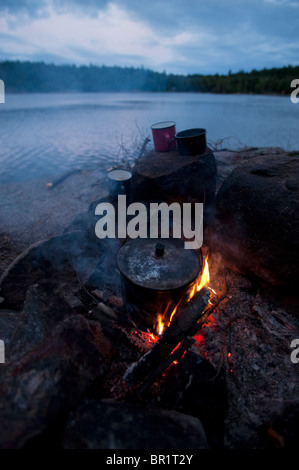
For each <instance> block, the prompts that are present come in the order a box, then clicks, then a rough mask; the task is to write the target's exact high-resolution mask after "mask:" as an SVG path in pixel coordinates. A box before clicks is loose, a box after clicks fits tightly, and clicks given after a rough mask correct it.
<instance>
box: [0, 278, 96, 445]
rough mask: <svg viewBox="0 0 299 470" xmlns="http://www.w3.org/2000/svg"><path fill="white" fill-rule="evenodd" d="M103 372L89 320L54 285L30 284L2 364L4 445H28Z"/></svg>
mask: <svg viewBox="0 0 299 470" xmlns="http://www.w3.org/2000/svg"><path fill="white" fill-rule="evenodd" d="M103 370H104V366H103V358H102V354H101V353H100V351H99V350H98V348H97V345H96V340H95V338H94V336H93V334H92V331H91V329H90V327H89V325H88V322H87V320H86V319H85V318H84V317H82V316H81V315H77V314H75V313H74V312H73V311H72V309H71V308H70V307H69V305H68V304H67V303H66V302H65V301H64V299H63V298H62V297H59V296H58V295H57V293H55V291H53V289H51V288H49V287H48V288H45V287H40V286H33V287H32V288H30V289H29V291H28V293H27V298H26V304H25V307H24V310H23V312H22V314H21V319H20V322H19V324H18V326H17V328H16V330H15V331H14V333H13V335H12V337H11V340H10V342H9V346H8V347H7V350H6V363H5V364H1V379H0V395H1V403H0V422H1V427H0V448H4V449H10V448H14V449H15V448H22V447H24V445H25V444H27V443H28V442H29V441H30V439H31V438H33V437H35V436H37V435H39V434H40V433H41V432H43V431H44V430H45V429H46V427H47V426H49V425H51V423H53V422H54V421H55V420H57V419H59V418H61V416H64V414H65V413H67V411H68V410H70V409H72V407H74V406H75V405H77V403H78V401H79V400H80V398H81V397H82V395H83V394H84V393H85V392H86V390H87V389H88V388H89V387H90V386H91V384H92V383H93V382H94V380H95V379H96V378H98V377H99V376H101V374H102V373H103Z"/></svg>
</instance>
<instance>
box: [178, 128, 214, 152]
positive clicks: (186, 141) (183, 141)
mask: <svg viewBox="0 0 299 470" xmlns="http://www.w3.org/2000/svg"><path fill="white" fill-rule="evenodd" d="M175 138H176V141H177V146H178V150H179V152H180V154H181V155H200V154H201V153H204V152H205V150H206V147H207V141H206V129H187V130H185V131H181V132H178V133H177V134H176V136H175Z"/></svg>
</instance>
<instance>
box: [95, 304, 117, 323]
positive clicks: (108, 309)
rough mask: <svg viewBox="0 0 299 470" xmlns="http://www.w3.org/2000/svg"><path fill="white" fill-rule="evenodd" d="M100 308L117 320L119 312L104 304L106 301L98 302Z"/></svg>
mask: <svg viewBox="0 0 299 470" xmlns="http://www.w3.org/2000/svg"><path fill="white" fill-rule="evenodd" d="M98 309H100V310H101V311H102V312H103V313H105V314H106V315H108V316H109V317H111V318H113V319H114V320H117V314H116V313H115V312H114V310H113V309H112V308H110V307H108V305H106V304H104V302H99V303H98Z"/></svg>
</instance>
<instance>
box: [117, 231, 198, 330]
mask: <svg viewBox="0 0 299 470" xmlns="http://www.w3.org/2000/svg"><path fill="white" fill-rule="evenodd" d="M117 264H118V268H119V271H120V273H121V275H122V282H123V288H124V294H125V297H126V300H127V302H128V303H129V304H130V303H131V304H133V305H134V306H136V307H138V313H136V312H137V310H136V309H135V313H133V314H132V312H134V309H133V310H131V316H132V319H133V320H134V322H135V323H136V324H138V325H139V326H144V327H146V326H149V327H152V326H153V323H154V322H155V319H156V318H157V315H158V314H163V315H164V318H165V320H168V319H169V317H170V315H171V313H172V311H173V309H174V307H175V306H176V305H177V303H178V302H179V300H180V299H181V298H182V296H184V294H186V293H187V291H188V289H189V288H190V286H191V285H192V284H193V282H194V281H195V279H196V278H197V277H198V275H199V273H200V271H201V268H202V258H201V254H200V253H199V254H198V253H197V252H196V251H195V250H190V249H185V248H184V243H183V241H182V240H180V239H163V240H162V239H142V238H137V239H129V240H128V241H127V242H126V243H125V244H124V245H123V246H122V248H121V249H120V250H119V253H118V256H117Z"/></svg>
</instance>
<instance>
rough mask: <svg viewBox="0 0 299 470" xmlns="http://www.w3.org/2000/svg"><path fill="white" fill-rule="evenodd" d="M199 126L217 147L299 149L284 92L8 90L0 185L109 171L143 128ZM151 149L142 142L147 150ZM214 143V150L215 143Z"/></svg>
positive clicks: (293, 112) (0, 138) (298, 127)
mask: <svg viewBox="0 0 299 470" xmlns="http://www.w3.org/2000/svg"><path fill="white" fill-rule="evenodd" d="M166 120H173V121H175V122H176V129H177V131H180V130H184V129H188V128H192V127H203V128H205V129H207V140H208V143H209V144H210V145H211V146H213V145H215V144H216V143H217V142H219V141H222V143H221V146H220V147H222V148H231V149H234V148H239V147H240V146H244V145H248V146H254V147H260V146H262V147H265V146H280V147H283V148H285V149H286V150H295V149H296V150H298V149H299V104H297V105H296V104H293V103H292V102H291V101H290V98H289V97H276V96H252V95H213V94H196V93H132V94H128V93H111V94H110V93H78V94H23V95H22V94H18V95H14V94H7V95H6V102H5V103H4V104H0V144H1V145H0V184H3V183H8V182H11V181H20V180H28V179H31V178H36V177H41V176H49V175H56V174H57V175H58V174H61V173H63V172H64V171H68V170H70V169H73V168H77V167H80V168H94V167H96V166H100V167H101V168H103V169H104V168H109V167H110V166H111V165H113V164H115V163H116V162H117V161H119V159H120V158H121V157H122V156H124V155H125V154H127V153H128V154H129V155H130V154H133V153H134V145H133V142H139V143H140V142H142V141H143V140H144V138H145V137H146V136H147V135H148V136H150V137H151V130H150V125H151V124H153V123H155V122H159V121H166ZM151 146H152V139H151V143H150V144H149V148H150V147H151ZM220 147H218V148H220Z"/></svg>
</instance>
